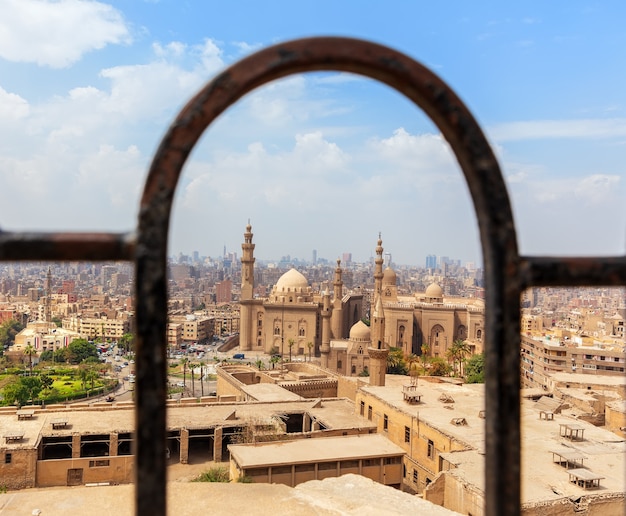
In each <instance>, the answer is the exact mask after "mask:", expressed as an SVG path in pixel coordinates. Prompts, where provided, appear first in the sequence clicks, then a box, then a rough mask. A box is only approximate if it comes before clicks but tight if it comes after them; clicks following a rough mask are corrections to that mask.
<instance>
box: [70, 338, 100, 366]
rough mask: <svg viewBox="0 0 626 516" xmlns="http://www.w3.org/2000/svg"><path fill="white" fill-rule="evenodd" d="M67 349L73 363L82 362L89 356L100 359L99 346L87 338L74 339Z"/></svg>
mask: <svg viewBox="0 0 626 516" xmlns="http://www.w3.org/2000/svg"><path fill="white" fill-rule="evenodd" d="M65 349H66V351H67V358H68V360H69V361H70V363H72V364H80V363H81V362H83V361H84V360H87V359H88V358H89V357H93V358H95V359H96V360H98V348H97V347H96V345H95V344H91V343H89V342H88V341H87V340H86V339H74V340H73V341H72V342H71V343H70V345H69V346H68V347H67V348H65Z"/></svg>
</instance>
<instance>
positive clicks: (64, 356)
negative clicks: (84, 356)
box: [52, 348, 68, 364]
mask: <svg viewBox="0 0 626 516" xmlns="http://www.w3.org/2000/svg"><path fill="white" fill-rule="evenodd" d="M67 349H68V348H59V349H57V350H55V351H54V353H53V355H52V358H53V361H54V362H58V363H59V364H64V363H65V362H67V361H68V352H67Z"/></svg>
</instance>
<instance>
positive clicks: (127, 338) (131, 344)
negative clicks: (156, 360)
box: [119, 333, 135, 353]
mask: <svg viewBox="0 0 626 516" xmlns="http://www.w3.org/2000/svg"><path fill="white" fill-rule="evenodd" d="M119 346H120V347H121V348H122V349H123V350H124V351H125V352H126V353H129V352H130V351H134V350H135V336H134V335H133V334H132V333H125V334H124V335H122V337H121V338H120V341H119Z"/></svg>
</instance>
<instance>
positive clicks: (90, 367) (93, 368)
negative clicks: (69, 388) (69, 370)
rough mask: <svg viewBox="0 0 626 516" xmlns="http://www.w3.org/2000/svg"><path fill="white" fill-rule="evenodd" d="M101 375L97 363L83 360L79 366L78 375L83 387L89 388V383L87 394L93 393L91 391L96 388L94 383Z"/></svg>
mask: <svg viewBox="0 0 626 516" xmlns="http://www.w3.org/2000/svg"><path fill="white" fill-rule="evenodd" d="M99 376H100V375H99V372H98V366H97V365H96V364H90V363H88V362H83V363H82V364H80V366H79V367H78V377H79V378H80V381H81V382H82V384H83V389H85V390H87V385H89V389H88V390H87V394H91V391H92V390H93V389H94V383H95V381H96V380H97V379H98V377H99Z"/></svg>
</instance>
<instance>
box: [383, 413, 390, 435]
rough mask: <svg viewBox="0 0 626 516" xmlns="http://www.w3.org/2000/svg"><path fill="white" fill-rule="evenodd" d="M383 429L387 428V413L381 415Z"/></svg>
mask: <svg viewBox="0 0 626 516" xmlns="http://www.w3.org/2000/svg"><path fill="white" fill-rule="evenodd" d="M383 430H384V431H385V432H386V431H387V430H389V416H387V414H384V415H383Z"/></svg>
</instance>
